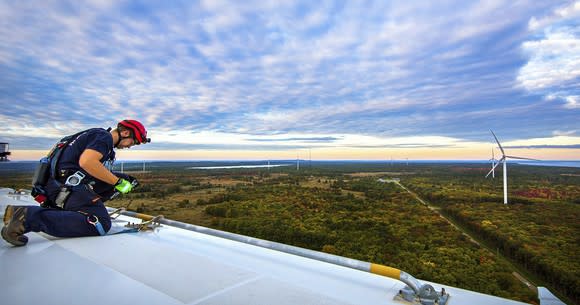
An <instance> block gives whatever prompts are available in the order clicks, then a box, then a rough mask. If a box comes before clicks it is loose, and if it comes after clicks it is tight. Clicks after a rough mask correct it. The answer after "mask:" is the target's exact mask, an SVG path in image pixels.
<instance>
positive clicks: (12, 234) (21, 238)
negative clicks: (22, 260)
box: [1, 205, 28, 247]
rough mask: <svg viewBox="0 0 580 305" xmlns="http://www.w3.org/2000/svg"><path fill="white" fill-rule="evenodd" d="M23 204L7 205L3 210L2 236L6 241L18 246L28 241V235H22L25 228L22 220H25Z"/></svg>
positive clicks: (25, 209) (25, 208)
mask: <svg viewBox="0 0 580 305" xmlns="http://www.w3.org/2000/svg"><path fill="white" fill-rule="evenodd" d="M27 209H28V208H27V207H25V206H16V207H15V206H11V205H9V206H7V207H6V210H5V211H4V227H3V228H2V232H1V233H2V238H4V240H6V241H7V242H9V243H11V244H13V245H15V246H17V247H20V246H24V245H26V243H28V237H26V236H25V235H24V233H25V232H26V228H25V227H24V222H25V220H26V211H27Z"/></svg>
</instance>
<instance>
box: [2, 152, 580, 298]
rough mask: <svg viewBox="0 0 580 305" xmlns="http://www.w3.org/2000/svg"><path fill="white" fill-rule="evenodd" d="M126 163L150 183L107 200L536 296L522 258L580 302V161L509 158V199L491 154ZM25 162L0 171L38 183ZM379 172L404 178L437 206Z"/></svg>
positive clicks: (481, 288) (425, 276) (535, 274)
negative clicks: (235, 163)
mask: <svg viewBox="0 0 580 305" xmlns="http://www.w3.org/2000/svg"><path fill="white" fill-rule="evenodd" d="M211 165H214V164H210V166H211ZM195 166H207V164H205V163H204V164H201V165H200V164H197V163H196V164H195ZM125 170H126V171H128V173H129V174H131V175H134V176H135V177H137V178H138V179H139V181H140V182H141V185H140V187H139V188H137V189H136V190H135V192H133V193H131V194H128V195H126V196H124V197H123V198H121V199H119V200H115V201H111V202H108V203H107V204H108V205H109V206H114V207H121V206H124V207H128V208H129V209H131V210H136V211H138V212H142V213H147V214H152V215H159V214H163V215H165V217H167V218H171V219H175V220H179V221H184V222H188V223H193V224H197V225H203V226H207V227H212V228H216V229H221V230H226V231H230V232H235V233H240V234H245V235H249V236H254V237H258V238H263V239H267V240H272V241H277V242H282V243H286V244H291V245H295V246H300V247H304V248H309V249H313V250H317V251H323V252H327V253H332V254H337V255H341V256H345V257H350V258H355V259H359V260H363V261H369V262H374V263H379V264H384V265H388V266H392V267H395V268H399V269H401V270H404V271H406V272H408V273H410V274H412V275H413V276H415V277H417V278H419V279H422V280H428V281H433V282H437V283H441V284H443V285H449V286H455V287H460V288H464V289H469V290H474V291H478V292H482V293H487V294H492V295H496V296H500V297H505V298H510V299H514V300H519V301H524V302H528V303H533V304H538V301H537V295H536V291H535V290H532V289H530V288H529V287H527V286H526V285H524V284H523V283H522V282H521V281H519V280H518V279H517V278H516V277H514V275H513V272H514V267H513V266H512V265H511V263H514V264H516V265H517V266H518V267H519V270H521V269H524V273H523V274H525V276H526V277H528V278H529V279H531V280H532V281H533V282H534V284H535V285H540V286H542V285H543V286H548V287H549V288H550V289H551V290H552V291H554V292H556V293H557V294H558V296H559V297H561V298H562V299H563V300H565V301H566V302H567V303H568V304H577V303H578V287H580V282H579V280H580V266H579V261H578V256H577V254H576V253H578V250H580V249H579V248H580V246H579V245H580V243H579V236H580V225H579V224H578V221H577V219H578V216H580V215H579V214H580V206H579V205H578V204H579V203H580V202H579V200H580V199H579V198H580V169H578V168H554V167H546V168H544V167H534V166H512V165H510V204H509V205H507V206H506V205H503V204H502V200H503V197H502V194H503V193H502V184H501V178H496V179H489V178H488V179H485V178H484V176H485V174H486V173H487V171H488V168H487V166H484V165H482V164H410V165H406V164H388V163H387V164H385V163H382V164H380V163H354V162H349V163H333V162H315V163H314V164H305V165H304V166H302V167H301V169H300V171H297V170H296V168H295V167H291V166H286V167H277V168H272V169H216V170H198V169H191V168H190V164H183V163H152V164H151V165H150V166H149V167H148V171H145V172H143V171H141V169H140V164H135V165H133V167H131V166H130V165H129V166H127V165H126V166H125ZM0 172H2V171H1V168H0ZM27 173H28V172H27V170H23V169H22V170H19V171H17V172H16V173H8V172H2V174H3V175H2V179H1V180H0V185H1V186H3V187H11V188H15V189H19V188H28V187H29V185H28V184H29V179H30V178H29V177H27V176H26V174H27ZM30 174H31V172H30ZM379 179H397V180H398V181H400V183H401V184H402V185H404V186H406V187H407V188H409V189H410V190H412V191H413V192H414V193H416V194H417V195H418V196H420V197H421V198H422V199H423V200H425V201H426V202H428V204H429V205H432V207H431V208H429V207H428V206H425V205H423V204H422V203H420V202H419V201H418V200H417V199H416V198H415V197H414V196H412V195H411V194H410V193H408V192H407V191H406V190H404V189H403V188H401V187H400V186H399V185H397V184H396V183H392V182H380V181H379ZM387 181H389V180H387ZM433 207H435V209H433ZM439 213H441V214H442V215H444V216H445V217H448V218H452V219H453V221H454V222H455V223H457V224H459V225H460V227H461V228H464V229H465V230H468V231H469V232H470V234H471V235H472V236H477V238H478V240H480V241H484V243H485V246H482V245H480V244H479V243H477V242H475V241H473V240H471V239H470V238H469V237H468V236H467V235H465V234H463V233H462V232H461V231H460V230H458V229H457V228H456V227H454V226H453V225H451V224H450V223H449V222H447V221H446V220H445V219H444V218H442V217H441V216H440V214H439ZM490 249H491V250H490ZM504 256H505V257H508V259H510V263H508V262H506V260H505V259H504V258H503V257H504Z"/></svg>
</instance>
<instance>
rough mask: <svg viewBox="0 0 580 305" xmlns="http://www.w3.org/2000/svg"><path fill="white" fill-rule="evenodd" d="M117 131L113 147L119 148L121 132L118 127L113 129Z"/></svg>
mask: <svg viewBox="0 0 580 305" xmlns="http://www.w3.org/2000/svg"><path fill="white" fill-rule="evenodd" d="M115 130H116V131H117V136H118V137H117V138H118V139H117V143H115V145H114V146H115V148H119V143H121V141H122V140H123V138H121V132H120V131H119V128H116V129H115Z"/></svg>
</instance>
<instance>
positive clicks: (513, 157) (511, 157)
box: [506, 156, 542, 161]
mask: <svg viewBox="0 0 580 305" xmlns="http://www.w3.org/2000/svg"><path fill="white" fill-rule="evenodd" d="M506 157H508V158H510V159H522V160H533V161H542V160H538V159H532V158H524V157H515V156H506Z"/></svg>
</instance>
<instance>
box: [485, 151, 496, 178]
mask: <svg viewBox="0 0 580 305" xmlns="http://www.w3.org/2000/svg"><path fill="white" fill-rule="evenodd" d="M489 161H491V177H492V178H495V161H497V160H496V159H495V155H494V153H493V148H492V149H491V159H489ZM488 175H489V174H488ZM486 177H487V176H486Z"/></svg>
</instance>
